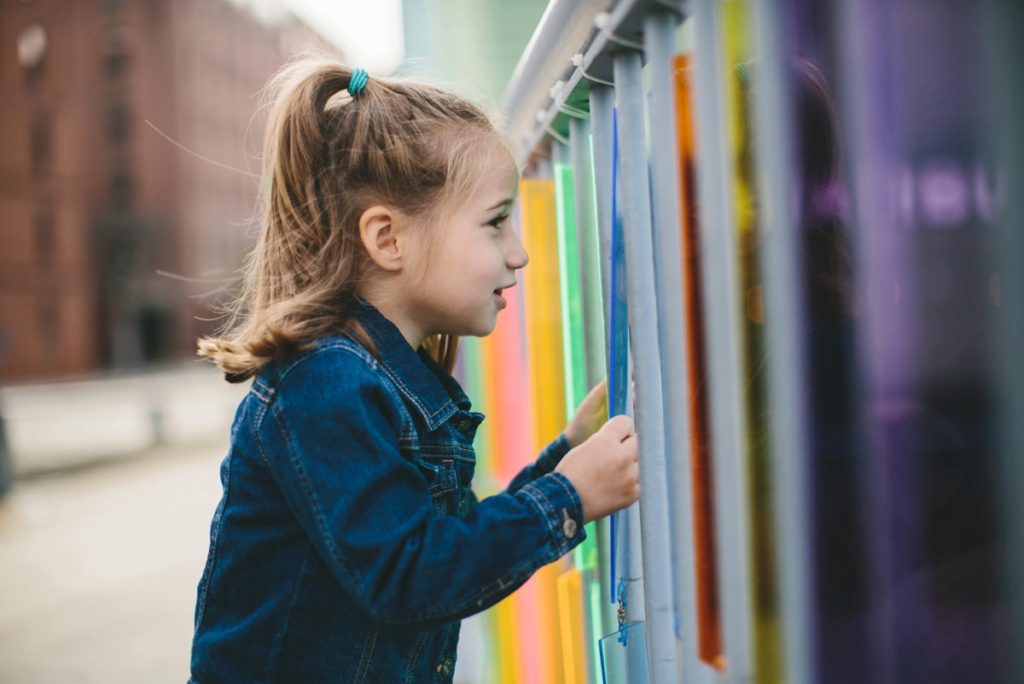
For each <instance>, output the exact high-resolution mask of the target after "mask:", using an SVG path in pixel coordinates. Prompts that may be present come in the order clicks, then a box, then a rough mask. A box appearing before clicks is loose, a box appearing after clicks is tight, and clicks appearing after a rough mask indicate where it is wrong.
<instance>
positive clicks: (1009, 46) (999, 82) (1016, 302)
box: [988, 0, 1024, 682]
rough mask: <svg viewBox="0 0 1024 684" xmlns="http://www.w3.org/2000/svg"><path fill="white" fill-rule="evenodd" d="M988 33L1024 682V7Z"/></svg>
mask: <svg viewBox="0 0 1024 684" xmlns="http://www.w3.org/2000/svg"><path fill="white" fill-rule="evenodd" d="M989 13H990V17H989V21H990V23H989V26H988V29H989V35H990V36H992V37H993V42H994V44H995V49H994V53H995V57H996V60H998V61H997V62H996V64H995V65H994V66H996V67H998V69H997V70H996V73H997V74H998V76H997V77H996V79H995V81H996V86H995V92H996V97H997V102H996V107H995V112H996V116H995V121H994V125H993V126H992V127H991V128H990V132H991V139H990V143H989V144H990V145H991V146H992V148H993V149H994V150H995V151H996V153H997V157H998V158H1001V159H1000V160H1001V162H1002V164H1003V165H1004V168H1005V173H1006V178H1007V179H1008V185H1009V186H1010V188H1011V189H1010V191H1009V192H1007V193H1006V207H1005V208H1004V210H1003V212H1004V213H1003V216H1002V217H1001V219H1002V220H1001V221H1000V222H999V225H997V227H996V236H997V237H996V240H994V243H995V249H996V253H995V255H994V256H995V259H994V261H995V264H996V268H997V270H998V273H999V274H1000V276H999V277H1000V287H1001V289H1002V301H1003V302H1004V304H1003V306H1002V308H1001V310H1000V312H999V313H998V314H997V324H998V335H997V337H996V339H997V343H998V347H997V351H998V353H999V356H998V362H997V364H996V368H998V369H999V373H998V377H999V386H998V390H999V394H998V396H999V400H1000V401H999V414H998V418H999V427H1000V433H999V437H1000V450H999V451H1000V461H999V463H1000V466H1001V473H1000V474H1001V477H1000V482H1001V484H1002V486H1001V488H1000V489H997V490H996V492H997V493H998V494H999V496H1000V498H1001V499H1002V511H1003V520H1004V530H1005V531H1004V535H1005V542H1004V543H1005V544H1006V546H1007V553H1006V557H1007V567H1006V575H1007V578H1008V580H1007V581H1008V584H1009V587H1007V589H1008V591H1009V600H1010V610H1009V613H1010V638H1009V639H1008V644H1007V645H1008V647H1009V649H1010V650H1009V653H1008V654H1007V668H1008V672H1007V681H1015V682H1019V681H1024V496H1022V494H1024V460H1022V459H1021V454H1024V421H1022V420H1021V416H1024V356H1021V349H1024V266H1022V265H1021V262H1020V255H1021V254H1024V231H1022V230H1021V226H1024V195H1022V194H1021V192H1020V188H1021V186H1022V184H1024V181H1022V179H1024V134H1022V133H1021V130H1020V126H1019V122H1020V117H1021V116H1024V75H1022V72H1021V70H1020V69H1019V68H1017V65H1019V64H1020V36H1021V35H1022V33H1021V31H1022V30H1024V7H1022V6H1021V4H1020V2H1018V1H1017V0H998V1H997V2H995V3H992V4H991V5H990V7H989Z"/></svg>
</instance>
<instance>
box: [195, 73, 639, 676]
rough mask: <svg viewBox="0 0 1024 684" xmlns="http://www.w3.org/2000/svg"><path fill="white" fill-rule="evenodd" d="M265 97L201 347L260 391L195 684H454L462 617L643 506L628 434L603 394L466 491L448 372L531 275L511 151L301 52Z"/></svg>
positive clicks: (236, 447) (243, 440)
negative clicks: (259, 156) (505, 483)
mask: <svg viewBox="0 0 1024 684" xmlns="http://www.w3.org/2000/svg"><path fill="white" fill-rule="evenodd" d="M272 85H273V86H274V87H275V88H276V90H277V92H278V93H279V95H278V98H277V101H276V103H275V105H274V108H273V110H272V111H271V115H270V121H269V126H268V132H267V137H266V143H265V156H264V186H263V187H264V190H265V193H266V195H265V197H264V204H265V212H264V217H263V225H262V229H261V234H260V236H259V241H258V244H257V246H256V249H255V251H254V252H253V254H252V257H251V260H250V262H249V267H248V270H247V279H246V282H247V286H246V289H245V291H244V293H243V297H242V299H241V301H240V309H239V316H238V317H237V319H236V322H235V323H234V325H233V327H232V329H231V330H230V331H229V332H228V333H227V334H226V335H225V336H224V337H221V338H219V339H211V338H207V339H203V340H201V341H200V343H199V353H200V354H202V355H204V356H207V357H210V358H212V359H214V360H215V361H216V362H217V364H219V366H220V367H221V368H222V369H223V370H224V373H225V375H226V376H227V379H228V380H229V381H232V382H241V381H243V380H248V379H250V378H252V389H251V391H250V392H249V394H248V395H247V396H246V398H245V399H244V400H243V401H242V403H241V405H240V406H239V408H238V412H237V414H236V417H235V420H234V424H233V426H232V429H231V448H230V451H229V453H228V455H227V457H226V458H225V459H224V461H223V464H222V466H221V481H222V483H223V487H224V494H223V497H222V499H221V501H220V504H219V505H218V507H217V510H216V512H215V513H214V516H213V523H212V526H211V532H210V552H209V557H208V560H207V563H206V568H205V570H204V572H203V576H202V579H201V580H200V582H199V587H198V598H197V603H196V612H195V637H194V641H193V647H192V678H191V680H190V681H191V682H194V683H197V684H215V683H217V682H245V683H246V684H254V683H256V682H286V683H288V684H294V683H297V682H303V683H314V682H388V683H391V682H415V683H417V684H420V683H423V682H445V681H451V678H452V673H453V670H454V661H455V647H456V642H457V641H458V635H459V621H460V619H461V618H463V617H465V616H468V615H472V614H473V613H477V612H479V611H482V610H484V609H486V608H488V607H489V606H492V605H494V604H495V603H497V602H498V601H500V600H501V599H502V598H504V597H505V596H508V595H509V594H510V593H512V592H513V591H514V590H515V589H516V588H517V587H519V586H520V585H521V584H523V582H525V581H526V580H527V579H528V578H529V577H530V575H531V574H533V572H534V571H536V570H537V569H538V568H540V567H541V566H543V565H545V564H547V563H550V562H552V561H554V560H555V559H557V558H559V557H560V556H562V555H564V554H565V553H567V552H568V551H569V550H570V549H572V548H573V547H575V546H576V545H577V544H579V543H580V542H581V541H582V540H583V539H584V537H585V534H584V531H583V525H584V524H585V523H587V522H589V521H591V520H594V519H596V518H599V517H601V516H604V515H607V514H609V513H611V512H613V511H615V510H618V509H620V508H623V507H625V506H628V505H629V504H631V503H633V502H634V501H636V500H637V498H638V496H639V477H638V476H639V472H638V464H637V442H636V437H635V435H633V434H631V432H632V423H631V421H630V420H629V419H628V418H625V417H617V418H614V419H612V420H609V421H607V422H606V423H604V425H603V426H602V425H601V423H602V422H603V418H604V415H603V412H604V410H605V409H604V404H605V397H604V388H603V386H599V387H597V388H595V390H594V391H592V392H591V393H590V394H589V395H588V396H587V398H586V399H585V400H584V402H583V403H582V405H581V406H580V409H579V410H578V411H577V413H576V415H575V416H574V417H573V419H572V421H571V423H570V424H569V426H568V427H567V428H566V430H565V432H564V433H563V434H562V435H560V436H559V437H558V438H557V439H556V440H555V441H554V442H552V443H551V444H550V445H549V446H548V447H546V448H545V450H544V451H543V452H542V453H541V454H540V457H539V458H538V459H537V461H536V462H534V463H533V464H532V465H530V466H528V467H526V468H525V469H523V471H522V472H520V473H519V474H518V475H517V476H516V477H515V478H514V479H513V481H512V483H511V484H510V485H509V487H508V489H507V490H506V491H505V492H503V493H501V494H498V495H496V496H492V497H489V498H487V499H485V500H483V501H477V499H476V497H475V496H474V495H473V491H472V489H471V488H470V482H471V480H472V477H473V468H474V463H475V458H474V454H473V448H472V442H473V435H474V433H475V432H476V429H477V425H478V424H479V423H480V421H481V420H483V416H482V415H480V414H479V413H474V412H472V411H470V403H469V400H468V399H467V398H466V395H465V394H464V393H463V391H462V389H461V388H460V387H459V385H458V383H457V382H456V381H455V380H454V379H453V378H452V377H451V375H450V371H451V367H452V363H453V361H454V353H455V346H456V340H457V337H458V336H461V335H487V334H489V333H490V332H491V331H492V330H493V329H494V326H495V322H496V319H497V315H498V312H499V311H500V310H501V309H503V308H504V307H505V306H506V301H505V298H504V297H503V296H502V292H503V291H504V290H505V289H506V288H509V287H512V286H514V285H515V284H516V270H517V269H520V268H522V267H524V266H525V265H526V262H527V255H526V252H525V251H524V250H523V246H522V245H521V244H520V242H519V239H518V237H517V236H516V234H515V233H514V232H513V230H512V229H511V228H510V227H509V222H508V219H509V213H510V210H511V205H512V204H513V201H514V196H515V191H516V185H517V182H518V172H517V169H516V166H515V163H514V160H513V157H512V155H511V154H510V152H509V149H508V146H507V145H506V144H505V143H504V141H503V139H502V137H501V136H500V135H499V133H498V132H497V131H496V130H495V127H494V126H493V125H492V124H491V122H490V121H489V120H488V118H487V117H486V116H485V114H484V113H483V112H481V111H480V110H479V109H478V108H477V107H475V106H474V105H472V104H470V103H468V102H466V101H465V100H463V99H461V98H459V97H456V96H455V95H452V94H451V93H447V92H444V91H442V90H439V89H437V88H434V87H431V86H427V85H422V84H415V83H409V82H402V81H392V80H383V79H376V78H373V79H368V78H367V75H366V72H364V71H362V70H358V69H357V70H355V71H349V70H348V69H346V68H344V67H342V66H340V65H337V64H332V63H323V62H309V61H304V62H300V63H297V64H294V65H292V66H290V67H288V68H286V69H285V70H284V71H283V72H281V74H279V75H278V76H277V77H276V78H275V81H274V83H273V84H272Z"/></svg>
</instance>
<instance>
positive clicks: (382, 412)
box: [256, 349, 586, 625]
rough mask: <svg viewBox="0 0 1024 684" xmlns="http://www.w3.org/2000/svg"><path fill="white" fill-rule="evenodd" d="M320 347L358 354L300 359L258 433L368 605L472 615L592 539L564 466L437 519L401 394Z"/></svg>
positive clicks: (394, 620) (341, 572)
mask: <svg viewBox="0 0 1024 684" xmlns="http://www.w3.org/2000/svg"><path fill="white" fill-rule="evenodd" d="M321 354H344V355H348V356H351V357H352V359H350V360H348V361H346V362H345V363H344V364H339V363H338V362H337V361H335V362H332V364H331V365H327V366H325V364H324V363H312V362H309V361H308V359H306V360H303V361H300V362H299V363H298V364H297V365H295V366H294V367H292V368H291V369H290V371H289V373H288V375H287V376H286V377H285V378H283V379H282V380H281V382H280V385H279V387H278V390H277V393H276V397H275V399H274V401H273V402H272V403H271V404H270V406H269V408H268V411H267V414H266V417H265V419H264V420H263V421H262V422H261V423H260V424H259V425H258V426H257V428H256V429H257V438H258V441H259V444H260V448H261V449H262V450H263V457H264V459H265V460H266V463H267V465H268V467H269V468H270V470H271V472H272V474H273V477H274V479H275V480H276V481H277V483H278V485H279V487H280V489H281V491H282V493H283V495H284V497H285V499H286V500H287V502H288V504H289V507H290V508H291V509H292V512H293V514H294V515H295V517H296V519H297V520H298V522H299V524H300V525H301V526H302V528H303V530H304V531H305V533H306V535H307V536H308V537H309V539H310V541H311V543H312V544H313V546H314V547H315V548H316V550H317V551H318V552H319V554H320V556H321V557H322V558H323V560H324V562H325V563H326V564H327V565H328V567H330V569H331V571H332V572H333V574H334V575H335V577H336V578H337V580H338V582H339V583H340V584H341V585H342V586H343V588H344V589H345V590H346V592H347V593H348V594H350V595H351V596H352V597H353V599H354V600H355V602H356V604H357V605H358V606H359V607H360V608H361V609H362V610H363V611H364V612H366V613H367V614H369V615H370V616H372V617H373V618H375V619H377V620H379V621H381V622H385V623H388V624H394V625H399V624H402V625H429V624H440V623H445V622H450V621H452V620H455V619H459V618H463V617H466V616H468V615H472V614H474V613H477V612H480V611H482V610H484V609H486V608H488V607H490V606H491V605H493V604H495V603H497V602H498V601H500V600H501V599H502V598H504V597H505V596H508V595H509V594H511V593H512V592H513V591H514V590H515V589H516V588H518V587H519V586H520V585H522V584H523V583H524V582H525V581H526V580H527V579H528V578H529V577H530V575H532V574H533V572H534V571H536V570H537V569H538V568H540V567H542V566H544V565H546V564H548V563H550V562H552V561H554V560H556V559H557V558H559V557H561V556H562V555H564V554H565V553H567V552H568V551H570V550H571V549H572V548H574V547H575V546H576V545H577V544H579V543H580V542H581V541H583V539H584V538H585V537H586V533H585V532H584V530H583V525H582V524H581V521H582V518H583V513H582V506H581V504H580V500H579V496H578V494H577V493H576V490H575V489H574V488H573V486H572V484H571V483H570V482H569V480H568V479H566V478H565V477H564V476H563V475H562V474H561V473H549V474H546V475H542V476H540V477H537V478H536V479H535V480H533V481H532V482H529V483H526V484H523V485H522V486H521V487H520V488H518V490H517V491H515V492H504V493H501V494H497V495H495V496H492V497H488V498H486V499H484V500H483V501H481V502H480V503H479V504H477V505H476V506H474V507H472V509H471V511H470V512H469V514H468V515H467V516H466V517H465V518H458V517H456V516H437V515H436V514H435V512H434V505H433V501H432V499H431V494H430V485H429V483H428V482H427V480H426V478H425V477H424V476H423V475H422V474H421V472H420V469H419V468H418V467H417V466H416V465H415V464H414V463H411V462H410V461H409V460H407V459H406V458H403V456H402V454H401V452H400V450H399V443H400V440H401V439H403V430H408V429H410V427H409V426H408V425H407V423H408V420H407V418H403V416H404V415H405V414H404V407H403V406H402V403H401V399H400V398H399V397H398V395H397V393H396V392H395V390H394V389H393V388H392V387H391V385H390V384H387V383H386V382H385V381H384V379H383V378H382V377H381V376H380V375H379V371H375V370H374V369H373V368H372V367H371V364H372V361H370V362H367V361H363V360H362V359H360V358H358V357H356V356H355V354H354V353H352V352H349V351H346V350H344V349H340V350H339V349H335V350H331V351H323V352H318V353H317V354H315V355H314V356H319V355H321ZM340 366H343V370H344V372H339V367H340ZM405 436H406V437H408V435H405Z"/></svg>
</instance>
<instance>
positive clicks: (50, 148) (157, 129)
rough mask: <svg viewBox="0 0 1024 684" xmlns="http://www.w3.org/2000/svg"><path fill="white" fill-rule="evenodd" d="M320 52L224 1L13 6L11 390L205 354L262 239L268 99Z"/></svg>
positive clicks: (8, 266)
mask: <svg viewBox="0 0 1024 684" xmlns="http://www.w3.org/2000/svg"><path fill="white" fill-rule="evenodd" d="M261 4H262V6H263V7H264V8H266V7H267V6H268V4H267V3H261ZM310 48H312V49H318V50H321V51H324V50H329V48H328V47H327V45H326V44H325V43H324V42H323V41H321V40H320V39H319V37H318V36H317V35H316V34H315V33H314V32H313V31H311V30H310V29H309V28H308V27H306V26H304V25H302V24H301V23H299V22H298V21H297V20H296V19H294V18H292V17H291V16H290V15H288V14H287V13H285V12H284V11H283V10H278V11H276V12H275V13H274V16H272V17H266V16H264V17H257V16H256V15H255V14H254V13H253V12H252V11H251V10H250V9H248V8H247V7H246V6H242V5H239V4H237V3H233V2H228V1H227V0H176V1H175V2H173V3H172V2H165V1H163V0H79V1H75V0H27V1H26V0H0V93H2V99H3V103H4V104H3V107H0V245H2V248H0V381H27V380H34V379H43V378H54V377H61V376H68V375H79V374H83V373H91V372H95V371H101V370H118V369H129V368H138V367H140V366H143V365H146V364H151V363H154V362H162V361H168V360H172V359H176V358H187V357H189V356H190V355H191V354H192V353H193V348H194V341H195V338H196V337H197V336H198V335H200V334H203V333H206V332H209V331H211V330H212V329H213V328H214V327H215V325H216V324H215V323H214V322H211V321H209V320H204V319H209V318H210V317H211V313H210V308H209V307H210V304H211V303H212V301H213V298H211V297H199V295H201V294H202V293H204V292H209V291H212V290H216V289H218V288H224V287H226V286H227V285H228V283H230V281H231V279H232V277H233V276H234V275H235V272H236V270H237V268H238V267H239V266H240V264H241V256H242V254H243V253H244V251H245V248H246V246H247V245H248V244H250V242H251V239H252V236H253V227H252V226H251V225H250V222H249V220H250V219H251V217H252V215H253V211H254V205H255V199H256V190H257V183H258V179H257V178H256V174H258V172H259V158H258V157H259V149H260V143H261V136H262V125H263V121H262V119H260V118H259V116H258V113H257V108H258V105H259V92H260V89H261V88H262V87H263V85H264V84H265V83H266V81H267V79H268V77H269V76H270V75H271V74H272V73H273V72H274V71H275V70H276V69H277V68H278V67H279V66H280V65H281V64H282V63H283V62H284V61H286V60H287V59H288V58H289V57H290V56H291V55H293V54H295V53H297V52H299V51H301V50H304V49H310ZM172 141H173V142H172ZM183 147H184V148H187V149H183ZM204 158H205V159H204ZM227 167H231V168H227ZM233 169H234V170H233ZM245 171H248V173H245ZM168 274H172V275H168ZM176 276H180V277H176Z"/></svg>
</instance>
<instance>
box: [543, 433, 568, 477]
mask: <svg viewBox="0 0 1024 684" xmlns="http://www.w3.org/2000/svg"><path fill="white" fill-rule="evenodd" d="M569 449H570V447H569V440H568V439H566V437H565V433H564V432H562V433H560V434H559V435H558V437H556V438H555V440H554V441H553V442H551V444H548V445H547V446H546V447H544V451H542V452H540V456H538V457H537V468H538V470H539V472H540V473H550V472H551V471H552V470H554V469H555V466H557V465H558V463H559V462H560V461H561V460H562V457H564V456H565V455H566V454H567V453H569Z"/></svg>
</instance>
